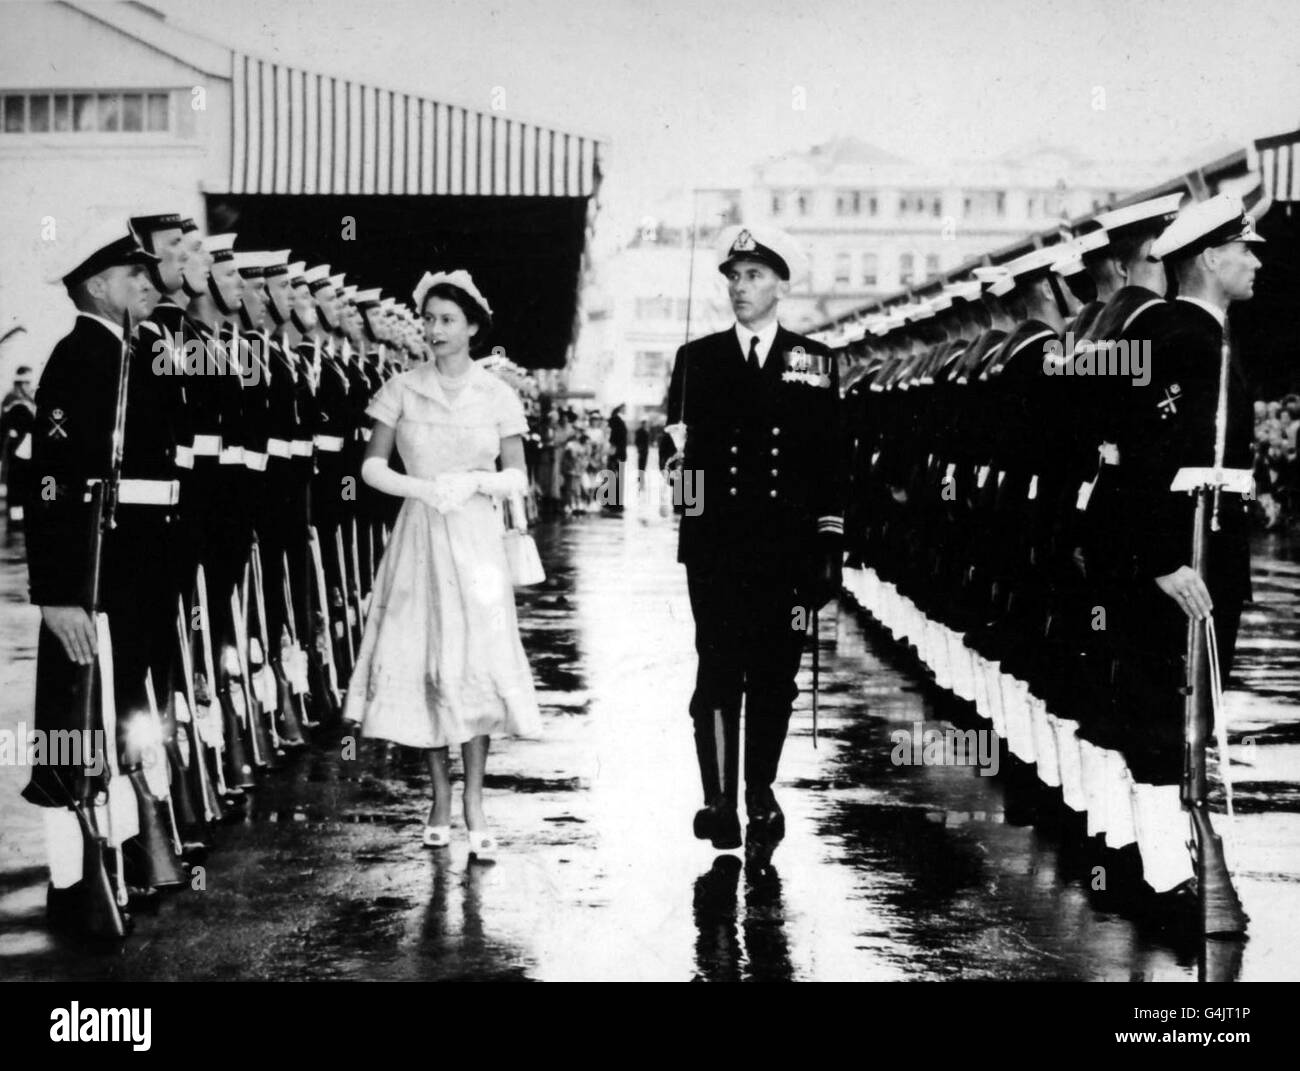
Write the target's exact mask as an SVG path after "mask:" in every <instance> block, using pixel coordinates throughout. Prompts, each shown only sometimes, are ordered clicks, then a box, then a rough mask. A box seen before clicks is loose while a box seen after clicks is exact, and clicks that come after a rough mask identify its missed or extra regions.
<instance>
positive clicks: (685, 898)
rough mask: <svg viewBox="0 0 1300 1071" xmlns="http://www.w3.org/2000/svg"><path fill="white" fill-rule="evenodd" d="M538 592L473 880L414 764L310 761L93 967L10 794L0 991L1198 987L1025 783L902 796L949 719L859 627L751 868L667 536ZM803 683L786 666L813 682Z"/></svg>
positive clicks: (1264, 812)
mask: <svg viewBox="0 0 1300 1071" xmlns="http://www.w3.org/2000/svg"><path fill="white" fill-rule="evenodd" d="M539 543H540V544H541V549H542V554H543V558H544V560H545V561H546V563H547V566H548V571H549V572H550V580H549V582H548V583H547V585H546V586H544V587H540V588H538V589H535V590H529V591H526V592H521V593H520V608H521V621H522V624H523V628H524V643H525V646H526V648H527V649H528V651H529V652H530V655H531V657H532V660H533V666H534V672H535V677H536V681H537V685H538V689H539V694H540V697H541V700H542V702H543V705H544V714H545V719H546V730H547V731H546V736H545V739H544V740H542V741H537V742H523V741H519V742H512V741H496V742H494V744H493V753H492V755H491V758H490V761H489V776H488V780H487V795H488V809H489V814H490V816H491V818H492V820H493V822H494V823H495V826H496V828H497V830H498V832H499V833H500V836H501V840H502V842H503V846H504V852H503V855H502V858H501V859H500V861H499V862H497V863H496V864H495V865H493V866H483V865H476V864H471V863H469V861H468V859H467V847H466V844H465V840H464V833H463V830H461V829H459V828H457V829H456V831H455V835H456V838H457V839H456V840H455V842H454V843H453V846H452V847H451V849H449V850H446V851H442V852H431V851H428V850H424V849H422V848H421V847H420V830H421V825H422V820H423V816H424V809H425V807H426V806H427V781H426V777H425V774H424V771H423V768H422V762H421V760H420V756H419V755H418V754H417V753H415V752H411V751H407V750H405V749H400V748H396V747H392V746H389V745H386V744H384V743H382V742H377V741H374V742H363V743H362V745H361V748H360V753H359V756H358V758H357V759H355V760H345V759H343V758H342V757H341V753H342V750H343V749H342V748H341V746H340V741H339V740H338V739H320V740H317V741H316V743H315V746H314V747H313V748H312V749H311V750H310V752H307V753H303V754H299V755H296V756H293V757H291V758H288V759H286V760H285V762H284V765H283V768H282V769H280V770H279V771H278V772H277V773H276V774H274V775H273V776H272V777H269V778H267V779H266V780H265V782H264V784H263V785H262V786H261V787H259V788H258V789H257V790H256V792H255V793H253V794H252V795H251V798H250V799H249V801H248V804H247V806H246V808H245V810H244V812H243V813H242V814H240V815H236V816H233V817H232V818H231V820H230V821H228V822H227V823H225V824H224V825H223V826H222V827H221V829H220V830H219V832H218V835H217V838H216V840H217V845H218V846H217V849H216V850H215V851H214V852H213V854H212V856H211V857H210V859H209V860H208V862H207V870H206V873H205V879H206V889H205V890H203V891H187V892H184V893H181V894H178V895H175V896H172V897H170V898H168V899H167V900H166V901H165V902H164V903H163V904H162V906H161V908H160V909H159V911H158V913H157V916H156V917H142V918H140V919H139V920H138V925H137V929H136V933H135V935H134V936H133V937H132V938H131V939H130V940H129V941H128V942H126V944H125V945H124V946H122V947H121V948H120V949H118V950H116V951H115V952H112V953H110V954H93V955H92V954H87V953H86V952H85V951H83V950H79V949H75V948H69V947H65V946H63V945H61V944H60V943H58V942H56V941H54V940H52V939H51V938H50V937H49V936H47V934H46V933H45V931H44V929H43V928H42V925H41V916H42V911H43V905H44V895H45V870H44V866H43V855H42V844H41V833H40V825H39V822H38V820H37V819H38V816H37V814H36V813H35V811H34V809H33V808H30V807H27V806H26V805H24V804H23V803H22V802H21V801H20V800H19V799H18V798H17V793H18V790H19V789H20V788H21V786H22V784H23V782H24V779H25V778H24V774H25V771H24V770H22V769H20V768H16V767H12V766H9V767H0V977H5V978H19V979H49V978H70V979H97V978H107V979H143V978H159V979H200V978H203V979H274V980H279V979H301V978H320V979H412V980H414V979H471V978H472V979H502V980H505V979H534V980H549V979H701V980H732V979H737V980H739V979H753V980H785V979H822V980H832V979H957V978H980V979H998V978H1015V979H1031V978H1041V979H1114V980H1127V979H1187V980H1192V979H1195V978H1196V977H1197V973H1198V963H1197V954H1196V950H1195V949H1191V950H1188V949H1178V948H1174V947H1170V946H1169V945H1167V944H1165V943H1163V942H1162V941H1161V940H1160V939H1158V938H1157V937H1156V936H1153V935H1152V934H1151V933H1149V932H1148V931H1147V930H1146V929H1145V928H1144V927H1142V926H1139V925H1138V924H1136V923H1135V922H1133V921H1131V920H1130V919H1129V918H1126V917H1124V916H1122V915H1120V914H1116V913H1112V912H1110V911H1107V910H1105V908H1106V907H1107V906H1108V905H1107V904H1105V903H1103V902H1101V901H1099V900H1097V898H1096V894H1091V893H1090V892H1089V882H1088V875H1089V874H1090V872H1091V870H1090V868H1091V867H1092V865H1094V863H1095V859H1094V858H1093V857H1092V854H1091V852H1090V849H1089V847H1088V845H1087V843H1086V842H1085V841H1084V840H1083V839H1082V838H1081V837H1080V836H1078V832H1077V830H1076V829H1073V828H1071V824H1070V822H1069V821H1068V820H1067V819H1064V818H1063V817H1062V816H1061V814H1060V812H1059V811H1058V810H1057V809H1055V808H1054V807H1052V806H1050V805H1049V801H1047V800H1045V799H1044V797H1043V795H1042V794H1041V792H1040V791H1039V790H1037V789H1036V788H1035V786H1034V784H1033V780H1032V778H1030V777H1025V776H1024V773H1025V772H1024V771H1023V770H1019V771H1017V770H1015V769H1010V768H1008V766H1007V765H1006V764H1004V770H1003V774H1002V775H1001V776H999V777H997V778H989V777H982V776H980V775H979V774H978V772H977V771H976V770H975V769H973V768H971V767H968V766H952V765H910V766H899V765H894V764H893V763H892V762H891V761H890V751H891V747H892V740H891V733H893V732H894V731H895V730H898V729H905V730H908V731H911V730H912V729H913V726H914V725H915V723H917V722H918V721H919V722H921V723H922V725H923V727H924V728H934V727H942V726H943V725H944V724H945V720H944V719H947V718H951V717H960V711H956V710H954V709H952V708H951V707H950V706H949V705H948V704H946V702H945V701H944V699H943V697H942V696H940V695H938V694H937V693H935V692H934V690H933V689H932V688H931V687H930V686H929V685H928V684H927V683H926V682H925V681H924V680H923V679H922V678H921V676H920V675H919V673H918V672H917V667H916V665H915V663H914V662H913V661H912V660H911V659H910V658H909V656H908V655H907V653H906V652H902V651H899V650H897V649H896V648H894V647H893V646H892V645H890V644H889V643H888V642H887V641H886V640H884V639H883V638H882V637H881V636H880V635H879V634H878V633H877V632H876V631H875V630H874V629H873V628H872V627H871V626H870V624H869V623H864V622H863V621H861V620H859V619H858V618H857V616H856V615H854V614H852V613H850V612H849V611H848V610H841V611H836V610H835V609H834V607H833V606H832V607H828V608H827V609H826V610H825V611H824V612H823V619H822V628H821V636H822V644H823V647H822V684H823V689H822V697H821V717H820V733H819V744H818V746H817V747H816V748H815V749H814V747H813V745H812V738H811V721H810V708H811V697H810V694H809V692H808V689H809V688H810V687H811V675H810V671H809V670H808V669H807V668H805V672H804V674H803V676H802V677H801V684H802V686H803V688H804V691H803V694H801V696H800V699H799V704H798V706H797V708H796V712H795V717H794V719H793V722H792V730H791V737H790V741H789V743H788V745H787V748H786V757H785V759H784V760H783V765H782V780H781V783H780V784H778V786H777V790H778V795H779V797H780V799H781V802H782V805H783V806H784V808H785V810H786V813H787V824H788V829H789V832H788V834H787V836H786V839H785V841H784V842H783V843H782V844H781V845H780V846H779V847H778V848H777V849H776V851H775V853H774V854H772V855H771V857H770V858H765V857H762V856H758V855H751V856H750V857H749V858H745V857H744V856H743V854H741V853H737V854H724V855H717V854H716V853H714V852H713V851H712V849H710V848H709V846H708V845H707V844H705V843H702V842H699V841H696V840H694V839H692V837H691V836H690V823H691V816H692V814H693V812H694V809H695V807H696V806H697V805H698V801H697V796H698V791H699V789H698V779H697V775H696V772H695V759H694V750H693V746H692V743H691V734H690V726H689V720H688V718H687V714H686V704H687V699H688V698H689V695H690V690H691V685H692V678H693V671H694V654H693V650H692V643H691V618H690V610H689V606H688V603H687V599H686V593H685V582H684V576H683V573H682V570H681V568H680V566H678V565H677V564H676V563H675V561H674V557H675V536H674V532H673V529H672V525H671V522H670V521H668V520H666V519H664V518H663V517H662V516H661V515H660V513H659V511H658V510H655V509H641V510H630V511H629V512H628V513H627V514H625V515H624V516H622V517H604V516H589V517H583V518H579V519H577V520H574V521H572V522H570V523H568V524H567V525H563V526H560V525H557V526H550V527H546V528H543V529H542V531H541V532H540V533H539ZM1298 557H1300V555H1297V553H1296V547H1295V545H1294V544H1293V543H1287V542H1286V541H1282V540H1276V539H1274V540H1271V541H1270V542H1268V543H1261V544H1260V546H1259V547H1258V548H1257V567H1256V573H1257V586H1256V603H1255V605H1254V606H1253V607H1252V608H1251V609H1250V611H1249V613H1248V616H1247V620H1246V623H1245V630H1244V633H1243V637H1242V642H1241V648H1240V651H1241V657H1240V665H1241V675H1240V676H1241V679H1240V682H1239V685H1238V688H1239V690H1237V691H1234V692H1232V693H1231V695H1230V697H1229V704H1230V710H1231V718H1232V726H1233V729H1232V745H1233V747H1232V750H1233V769H1234V774H1235V780H1236V782H1237V800H1238V809H1239V815H1238V818H1237V821H1236V822H1235V824H1234V828H1233V829H1232V830H1230V831H1229V835H1230V838H1231V841H1232V851H1233V854H1232V861H1233V862H1234V864H1235V866H1236V868H1237V871H1238V875H1237V877H1238V884H1239V889H1240V891H1241V894H1242V898H1243V900H1244V901H1245V903H1246V907H1247V910H1248V911H1249V912H1250V914H1251V916H1252V927H1251V940H1250V941H1249V942H1248V943H1246V944H1245V945H1244V947H1243V946H1231V947H1229V948H1226V949H1223V948H1219V949H1215V951H1216V952H1218V953H1225V954H1226V955H1227V956H1228V958H1229V959H1232V960H1234V961H1233V962H1230V963H1228V964H1227V965H1226V966H1224V967H1222V968H1221V969H1222V972H1223V973H1226V974H1227V975H1229V976H1239V977H1241V978H1244V979H1252V978H1253V979H1261V978H1296V977H1300V950H1297V947H1296V946H1297V942H1295V941H1293V940H1292V933H1293V930H1294V926H1293V923H1292V919H1291V917H1290V916H1292V915H1293V913H1294V904H1295V894H1296V891H1297V889H1300V821H1298V820H1297V814H1298V813H1300V808H1298V807H1297V801H1298V800H1300V785H1298V782H1300V754H1297V748H1298V746H1300V716H1298V714H1300V657H1297V652H1300V629H1297V627H1296V624H1297V621H1296V618H1297V613H1298V612H1300V611H1298V610H1297V601H1296V598H1295V595H1296V590H1297V587H1298V586H1300V561H1297V558H1298ZM0 599H2V600H3V603H4V614H3V620H2V621H0V728H7V729H13V728H15V727H17V726H18V724H19V723H20V722H22V721H23V720H24V719H26V718H29V717H30V715H29V710H30V697H31V694H32V681H33V671H34V661H33V659H34V640H35V631H36V628H35V625H36V613H35V611H34V610H33V609H32V608H31V607H29V606H27V605H26V602H25V571H24V569H23V566H22V558H21V543H20V541H13V540H11V541H9V542H7V543H6V544H5V545H4V546H3V548H0ZM808 665H809V661H808V660H807V659H805V666H806V667H807V666H808Z"/></svg>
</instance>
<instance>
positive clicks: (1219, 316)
mask: <svg viewBox="0 0 1300 1071" xmlns="http://www.w3.org/2000/svg"><path fill="white" fill-rule="evenodd" d="M1178 300H1179V301H1186V302H1187V303H1188V304H1189V305H1199V306H1200V307H1201V308H1203V309H1204V310H1205V311H1206V312H1208V313H1209V314H1210V315H1211V316H1213V317H1214V318H1215V319H1216V320H1217V321H1218V322H1219V326H1220V327H1227V326H1228V314H1227V312H1226V311H1225V310H1223V309H1221V308H1219V306H1218V305H1211V304H1210V303H1209V302H1208V301H1203V300H1202V299H1201V298H1197V297H1189V296H1188V295H1186V294H1179V295H1178Z"/></svg>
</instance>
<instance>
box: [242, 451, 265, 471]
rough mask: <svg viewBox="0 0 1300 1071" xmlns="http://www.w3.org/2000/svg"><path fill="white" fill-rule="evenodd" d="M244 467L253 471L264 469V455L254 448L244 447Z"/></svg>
mask: <svg viewBox="0 0 1300 1071" xmlns="http://www.w3.org/2000/svg"><path fill="white" fill-rule="evenodd" d="M244 468H246V469H252V470H253V471H254V472H265V471H266V455H265V454H260V453H258V452H257V451H256V450H249V449H248V448H247V447H245V449H244Z"/></svg>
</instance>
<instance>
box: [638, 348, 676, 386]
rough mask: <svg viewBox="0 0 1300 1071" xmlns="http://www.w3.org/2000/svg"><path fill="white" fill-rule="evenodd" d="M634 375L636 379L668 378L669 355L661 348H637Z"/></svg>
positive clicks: (656, 379)
mask: <svg viewBox="0 0 1300 1071" xmlns="http://www.w3.org/2000/svg"><path fill="white" fill-rule="evenodd" d="M632 375H633V377H635V378H636V379H649V380H655V381H657V382H662V381H663V380H666V379H667V378H668V355H667V354H666V353H664V352H662V351H661V350H637V352H636V358H635V361H634V362H633V365H632Z"/></svg>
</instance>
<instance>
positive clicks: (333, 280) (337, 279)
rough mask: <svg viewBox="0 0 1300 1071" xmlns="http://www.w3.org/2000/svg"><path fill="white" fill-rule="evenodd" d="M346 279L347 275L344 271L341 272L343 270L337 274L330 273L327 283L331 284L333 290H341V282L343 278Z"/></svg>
mask: <svg viewBox="0 0 1300 1071" xmlns="http://www.w3.org/2000/svg"><path fill="white" fill-rule="evenodd" d="M346 279H347V275H346V274H345V273H343V272H339V273H338V274H337V275H331V276H330V278H329V284H330V286H332V287H333V288H334V289H335V290H342V289H343V283H344V280H346Z"/></svg>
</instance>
